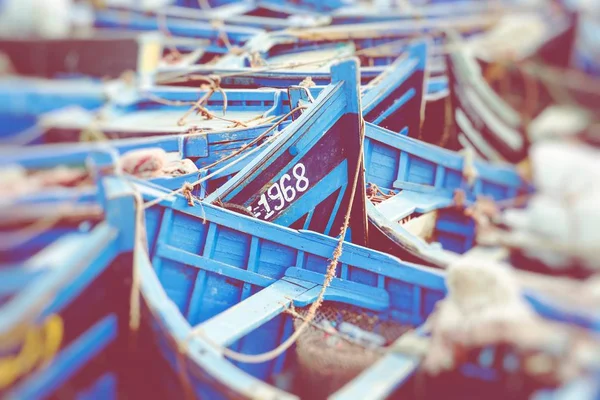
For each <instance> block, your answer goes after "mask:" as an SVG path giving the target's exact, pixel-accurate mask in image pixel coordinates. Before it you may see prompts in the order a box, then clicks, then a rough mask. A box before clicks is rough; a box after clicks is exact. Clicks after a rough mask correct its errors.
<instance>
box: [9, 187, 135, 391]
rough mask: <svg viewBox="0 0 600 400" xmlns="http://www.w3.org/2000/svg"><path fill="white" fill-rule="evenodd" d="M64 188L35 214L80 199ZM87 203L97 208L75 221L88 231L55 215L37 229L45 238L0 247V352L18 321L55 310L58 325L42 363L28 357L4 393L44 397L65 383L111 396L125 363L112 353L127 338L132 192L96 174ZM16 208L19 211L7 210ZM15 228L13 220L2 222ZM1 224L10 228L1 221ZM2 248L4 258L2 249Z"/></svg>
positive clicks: (38, 322)
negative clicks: (52, 348)
mask: <svg viewBox="0 0 600 400" xmlns="http://www.w3.org/2000/svg"><path fill="white" fill-rule="evenodd" d="M50 190H51V189H50ZM69 191H71V190H70V189H63V190H59V191H57V193H56V194H55V195H54V196H53V197H54V198H52V199H50V202H46V207H47V208H48V210H46V212H43V209H42V208H40V207H39V206H36V207H35V208H33V209H30V210H31V211H30V212H32V213H34V214H36V217H35V218H49V217H50V216H52V215H53V213H55V212H56V208H57V207H61V206H64V205H65V204H69V205H70V207H71V209H72V210H74V211H75V210H76V208H77V204H80V203H78V202H75V203H72V202H69V198H71V199H77V197H78V196H80V195H82V194H84V193H85V191H80V190H78V189H72V192H71V193H69V195H68V196H65V194H67V193H66V192H69ZM61 195H63V196H62V197H61ZM30 201H32V202H34V200H30ZM84 203H85V201H84ZM95 205H96V206H97V207H98V208H99V209H100V211H103V214H101V215H100V218H99V216H98V215H91V216H90V215H87V216H86V215H83V216H80V217H78V218H79V220H78V223H79V224H88V225H89V226H90V228H89V230H88V231H86V230H85V229H80V228H78V226H77V224H75V225H72V223H69V222H66V223H65V222H60V223H56V224H54V226H53V227H51V228H48V229H47V230H48V232H42V234H41V236H44V237H46V240H45V241H44V242H43V243H42V244H41V245H40V243H38V242H37V241H36V240H35V239H34V240H33V241H25V242H23V243H19V244H15V245H14V246H13V247H11V248H9V249H3V250H2V254H3V255H2V260H3V261H2V265H0V271H2V272H1V274H2V275H5V274H6V275H7V276H8V275H10V279H2V280H0V293H1V294H2V295H1V297H0V336H2V337H4V338H5V340H8V341H9V342H7V343H2V346H1V347H2V349H3V350H2V353H1V354H0V357H2V358H4V357H10V356H12V355H14V353H15V351H17V352H18V351H19V347H20V345H21V342H22V341H23V338H21V340H20V341H17V342H16V343H15V341H14V338H15V335H25V334H26V332H27V331H26V330H25V331H24V330H20V329H18V327H21V328H22V327H29V328H31V329H38V330H39V329H43V326H44V323H45V322H46V321H47V319H48V318H51V317H53V316H58V317H60V319H61V320H62V324H63V329H64V332H63V334H62V340H61V341H60V342H59V343H58V345H59V347H58V349H57V353H56V355H54V356H53V357H52V358H51V359H49V360H48V363H47V364H45V365H44V366H43V368H40V365H39V364H36V365H35V366H34V368H32V369H31V370H29V371H26V373H25V374H24V375H22V376H17V378H18V379H17V380H15V382H12V383H11V386H9V387H8V388H6V389H5V390H4V391H1V393H2V394H3V395H6V396H7V397H8V398H41V397H47V396H52V395H55V394H57V393H59V392H60V391H61V390H64V388H65V387H68V390H69V392H70V393H73V394H75V395H77V394H79V393H81V394H82V395H87V396H92V395H100V394H102V396H108V395H110V396H113V397H114V396H115V395H116V392H117V390H116V387H115V382H117V381H118V382H121V383H120V384H122V383H123V382H125V381H124V380H123V376H124V373H125V371H126V370H127V369H128V368H129V367H128V365H129V363H124V362H123V359H122V358H121V357H120V354H122V352H124V351H126V350H125V349H126V343H127V337H126V336H127V335H126V326H127V317H128V299H129V292H130V281H129V278H130V277H131V262H132V257H131V254H132V248H133V227H134V218H135V200H134V196H133V192H132V190H131V187H130V186H129V185H128V184H127V182H124V181H122V180H119V179H116V178H111V177H105V178H102V177H100V178H99V181H98V182H97V190H96V197H95ZM15 210H16V209H15ZM19 215H20V217H19V218H24V217H25V216H26V215H27V214H26V213H21V214H19V212H18V211H15V216H19ZM34 220H35V219H34ZM5 223H6V219H3V225H4V224H5ZM26 224H27V221H25V226H26ZM22 228H23V222H18V221H17V222H16V223H13V224H12V225H11V227H9V229H13V230H14V229H22ZM2 231H3V234H8V233H9V232H11V231H10V230H9V231H6V228H5V227H4V226H2ZM7 253H10V254H11V259H12V260H13V261H12V262H10V263H7V261H6V260H7V258H5V257H4V254H7ZM18 338H19V336H17V339H18ZM15 346H16V347H15ZM109 398H110V397H109Z"/></svg>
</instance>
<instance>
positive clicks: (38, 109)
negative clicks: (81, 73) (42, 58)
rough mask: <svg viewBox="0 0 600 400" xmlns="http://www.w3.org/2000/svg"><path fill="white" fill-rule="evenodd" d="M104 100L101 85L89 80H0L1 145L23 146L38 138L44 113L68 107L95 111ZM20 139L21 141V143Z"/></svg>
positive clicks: (13, 78) (12, 78)
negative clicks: (39, 125)
mask: <svg viewBox="0 0 600 400" xmlns="http://www.w3.org/2000/svg"><path fill="white" fill-rule="evenodd" d="M105 101H106V98H105V95H104V85H102V84H101V83H100V82H96V81H93V80H91V79H89V80H84V79H81V80H79V79H73V80H62V81H61V80H57V81H50V80H43V79H33V78H31V79H28V78H15V77H11V78H5V79H2V80H1V81H0V144H26V143H29V142H35V141H36V140H37V139H38V132H40V131H41V129H42V128H41V127H36V123H37V121H38V118H39V116H40V115H42V114H43V113H46V112H49V111H52V110H57V109H59V108H62V107H67V106H79V107H82V108H85V109H88V110H93V109H97V108H99V107H100V106H102V105H103V104H104V102H105ZM20 139H23V140H20Z"/></svg>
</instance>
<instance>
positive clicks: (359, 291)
mask: <svg viewBox="0 0 600 400" xmlns="http://www.w3.org/2000/svg"><path fill="white" fill-rule="evenodd" d="M132 182H133V184H134V185H135V187H136V190H138V191H139V192H140V193H141V194H142V195H143V197H144V199H145V200H146V201H151V200H153V199H156V198H162V197H164V195H165V194H166V193H167V192H166V191H165V189H163V188H160V187H158V186H156V185H151V184H148V183H143V182H141V181H138V180H132ZM146 233H147V238H148V248H149V249H150V257H149V259H148V258H145V257H139V258H138V264H137V267H138V268H139V272H140V275H141V277H142V293H143V299H144V308H143V309H144V313H143V318H144V323H145V324H146V325H144V326H145V329H144V332H145V333H147V334H148V335H150V336H151V337H152V338H153V340H155V341H156V343H158V344H159V350H160V352H161V354H162V356H163V357H164V359H165V360H166V363H167V365H170V368H171V369H174V370H175V371H176V375H174V376H173V377H172V379H173V382H174V383H173V384H174V385H177V383H178V382H179V383H180V382H187V384H186V385H185V386H187V387H188V390H191V391H192V392H193V393H195V394H196V396H211V398H231V397H235V398H254V397H256V396H257V395H260V397H272V396H277V397H278V398H285V399H288V398H290V399H293V398H296V397H295V396H294V395H293V394H291V393H286V392H284V391H282V390H281V389H278V388H276V387H274V386H271V385H270V384H268V383H267V382H272V380H273V378H274V376H275V374H278V373H280V372H282V370H281V368H282V365H286V364H285V362H284V361H283V360H282V359H281V358H280V359H278V360H272V361H269V362H266V363H263V364H239V363H235V362H231V361H228V360H227V359H226V358H224V357H223V356H221V355H220V353H219V351H218V349H217V348H215V347H214V345H215V344H217V345H218V346H224V347H229V348H231V349H235V350H237V351H241V352H243V353H247V354H256V353H260V352H263V351H266V350H270V349H272V348H274V347H275V346H277V345H278V344H280V343H281V342H283V341H284V340H285V339H286V338H287V337H289V335H290V334H291V331H290V330H289V329H285V328H284V327H285V326H288V325H287V324H289V322H287V321H289V317H287V316H286V315H285V314H284V313H283V311H284V307H286V306H288V305H290V304H292V303H293V304H294V305H296V306H304V305H307V304H310V303H311V302H312V301H314V300H315V298H316V296H317V294H318V292H319V290H320V283H321V282H322V279H323V274H324V272H325V269H326V266H327V264H328V262H329V261H328V260H329V259H330V257H331V255H332V252H333V250H334V248H335V246H336V240H335V239H333V238H330V237H328V236H325V235H321V234H318V233H314V232H310V231H302V230H301V231H297V230H293V229H289V228H285V227H282V226H278V225H275V224H271V223H268V222H264V221H260V220H258V219H255V218H251V217H247V216H244V215H240V214H237V213H233V212H231V211H228V210H224V209H222V208H220V207H215V206H213V205H210V204H208V203H206V202H203V203H202V204H201V205H200V204H197V205H196V206H194V207H190V206H189V205H188V203H187V200H186V199H185V198H184V197H182V196H179V195H174V196H170V197H168V198H166V199H164V200H163V201H162V202H161V203H160V205H157V206H153V207H151V208H150V209H148V210H147V213H146ZM339 263H340V264H339V265H338V270H337V272H336V278H334V280H333V282H332V285H331V287H330V288H329V289H328V290H327V292H326V294H325V299H326V301H336V302H341V303H344V304H348V305H352V306H359V307H361V308H363V309H366V310H369V311H370V312H372V313H375V314H376V315H377V316H378V317H379V318H381V319H383V320H386V319H389V320H392V321H398V322H401V323H405V324H410V325H413V326H419V325H421V324H422V323H423V321H424V319H425V318H426V316H427V315H428V314H429V313H430V312H431V311H432V310H433V308H434V306H435V303H436V301H438V300H439V299H440V298H442V297H443V295H444V292H445V289H444V281H443V276H444V272H443V271H440V270H436V269H430V268H426V267H421V266H417V265H415V264H411V263H408V262H405V261H400V260H399V259H398V258H395V257H393V256H389V255H386V254H384V253H380V252H377V251H373V250H368V249H366V248H362V247H359V246H356V245H353V244H350V243H344V245H343V252H342V255H341V258H340V261H339ZM533 296H534V297H535V295H533ZM534 304H535V303H534ZM541 311H543V312H544V314H545V315H546V316H550V317H554V316H558V317H560V315H559V314H557V313H556V309H552V307H548V308H541ZM194 333H195V334H194ZM180 351H181V352H182V353H181V354H179V353H178V352H180ZM178 354H179V355H178ZM282 357H284V358H287V357H289V354H287V353H286V354H284V355H283V356H282ZM484 361H485V360H484ZM381 363H382V364H383V365H381V364H380V363H378V364H376V365H374V366H373V370H371V369H370V370H367V371H365V373H364V374H363V375H361V376H360V377H359V378H357V381H355V382H352V383H351V385H356V386H351V387H354V389H353V390H356V392H353V391H347V392H346V394H349V395H350V398H356V397H355V396H353V393H357V394H358V393H363V392H364V391H366V390H369V388H373V385H375V384H376V383H381V382H382V379H383V378H384V377H383V376H381V374H377V373H376V372H377V371H379V370H381V368H388V367H389V368H391V367H397V368H398V370H396V369H394V373H389V374H385V380H386V382H384V383H383V386H382V387H380V388H379V390H383V392H384V393H390V391H392V390H395V389H397V388H398V387H399V386H401V385H402V383H403V382H406V381H408V380H410V377H411V376H412V375H413V374H414V372H415V371H416V369H417V367H418V363H417V362H415V361H414V360H413V359H412V358H410V357H409V356H406V355H403V354H400V353H392V354H390V356H389V357H385V358H383V359H382V361H381ZM482 364H485V362H482ZM468 365H469V368H468V371H467V370H465V372H464V373H465V374H467V375H468V376H471V377H472V378H469V379H475V380H480V381H481V380H483V381H484V382H485V381H486V380H491V381H490V383H489V384H492V385H493V382H494V381H495V380H496V379H498V376H499V375H501V374H502V371H499V370H495V369H490V368H489V367H487V368H486V367H485V366H483V365H477V364H476V363H475V364H468ZM284 371H285V367H284ZM388 372H391V371H388ZM148 373H150V372H149V371H148ZM155 373H157V374H159V375H157V376H161V377H162V379H165V375H166V374H165V370H164V368H163V369H161V370H157V371H155ZM461 379H462V378H459V379H458V380H457V381H456V380H455V382H457V383H458V382H463V381H462V380H461ZM464 382H467V381H464ZM180 390H181V391H183V390H184V389H183V388H181V389H180ZM377 393H379V392H377ZM343 394H344V392H341V393H340V394H339V395H340V396H342V395H343ZM341 398H344V397H341Z"/></svg>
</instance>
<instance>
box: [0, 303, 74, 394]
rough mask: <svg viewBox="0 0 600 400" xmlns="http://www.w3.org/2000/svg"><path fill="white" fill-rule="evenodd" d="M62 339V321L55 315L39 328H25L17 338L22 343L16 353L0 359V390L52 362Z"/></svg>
mask: <svg viewBox="0 0 600 400" xmlns="http://www.w3.org/2000/svg"><path fill="white" fill-rule="evenodd" d="M63 338H64V321H63V320H62V318H61V317H60V315H57V314H52V315H50V316H48V317H47V318H46V319H45V321H44V322H43V325H42V326H41V327H39V328H38V327H36V326H32V327H29V328H26V331H25V332H23V334H22V335H21V336H20V337H19V338H18V340H19V342H22V345H21V349H20V350H19V351H18V353H16V354H14V355H8V356H5V357H2V358H1V359H0V389H6V388H7V387H9V386H10V385H12V384H13V383H14V382H15V381H17V380H18V379H19V378H21V377H22V376H24V375H25V374H27V373H29V372H31V371H33V370H35V369H36V368H43V366H44V365H46V364H47V363H49V362H50V361H52V359H53V358H54V356H55V355H56V354H57V353H58V351H59V349H60V345H61V343H62V341H63ZM3 339H4V338H3ZM8 340H9V341H10V339H8ZM15 345H17V343H15ZM2 347H4V346H2Z"/></svg>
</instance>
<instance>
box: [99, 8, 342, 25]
mask: <svg viewBox="0 0 600 400" xmlns="http://www.w3.org/2000/svg"><path fill="white" fill-rule="evenodd" d="M196 6H198V3H197V2H196ZM121 11H122V12H123V11H124V10H123V9H122V8H121ZM96 12H97V15H98V19H99V20H101V19H102V18H103V17H102V14H103V13H104V11H103V10H97V11H96ZM127 12H128V18H138V17H147V15H148V14H149V13H152V14H156V15H162V16H165V17H167V18H169V17H171V18H179V19H182V20H187V21H194V22H205V23H206V22H209V23H210V22H212V23H213V24H217V23H218V24H221V23H222V24H225V26H241V27H248V28H258V29H263V30H265V31H278V30H282V29H287V28H293V27H299V26H300V27H311V26H321V25H327V24H329V23H330V21H331V18H330V17H329V16H327V15H322V14H318V13H310V12H303V13H302V14H301V15H300V16H295V14H294V13H290V12H289V11H288V10H287V8H283V7H277V6H273V5H262V4H257V3H254V2H236V3H230V4H225V5H221V6H217V7H211V8H208V9H207V8H204V9H200V10H198V9H197V8H196V7H190V6H188V5H173V6H168V7H164V8H161V9H160V10H155V11H149V10H140V9H136V8H132V9H127ZM216 21H218V22H216Z"/></svg>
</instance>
